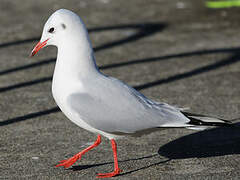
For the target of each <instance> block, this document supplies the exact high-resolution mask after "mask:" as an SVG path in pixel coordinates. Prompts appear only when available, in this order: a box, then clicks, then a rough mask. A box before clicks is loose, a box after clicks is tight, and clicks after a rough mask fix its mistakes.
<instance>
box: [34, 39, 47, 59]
mask: <svg viewBox="0 0 240 180" xmlns="http://www.w3.org/2000/svg"><path fill="white" fill-rule="evenodd" d="M48 40H49V39H47V40H45V41H43V42H40V41H39V42H38V43H37V44H36V46H35V47H34V48H33V50H32V52H31V54H30V56H31V57H32V56H34V55H35V54H37V52H38V51H39V50H40V49H42V48H43V47H44V46H46V44H47V41H48Z"/></svg>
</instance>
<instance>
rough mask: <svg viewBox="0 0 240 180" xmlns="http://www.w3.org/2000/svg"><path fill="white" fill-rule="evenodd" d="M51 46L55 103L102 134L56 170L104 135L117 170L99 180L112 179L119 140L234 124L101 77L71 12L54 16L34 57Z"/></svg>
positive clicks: (81, 25) (81, 27)
mask: <svg viewBox="0 0 240 180" xmlns="http://www.w3.org/2000/svg"><path fill="white" fill-rule="evenodd" d="M48 45H54V46H57V48H58V53H57V61H56V67H55V71H54V76H53V83H52V93H53V97H54V99H55V101H56V103H57V104H58V106H59V107H60V109H61V110H62V112H63V113H64V114H65V115H66V116H67V117H68V118H69V119H70V120H71V121H72V122H74V123H75V124H77V125H78V126H80V127H82V128H84V129H86V130H88V131H91V132H93V133H95V134H98V137H97V140H96V142H95V143H94V144H93V145H91V146H90V147H88V148H86V149H85V150H83V151H81V152H79V153H77V154H76V155H74V156H73V157H71V158H69V159H67V160H63V161H60V164H58V165H57V166H64V167H65V168H67V167H70V166H71V165H73V164H74V163H75V162H76V161H77V160H78V159H81V156H82V155H83V154H84V153H86V152H87V151H89V150H90V149H92V148H94V147H96V146H98V145H99V144H100V143H101V135H103V136H105V137H107V138H108V139H109V140H111V143H112V149H113V156H114V171H113V172H110V173H100V174H98V177H100V178H104V177H112V176H116V175H118V174H119V173H120V171H121V170H120V169H119V167H118V160H117V146H116V142H115V139H117V138H121V137H125V136H129V135H132V136H140V135H142V134H146V133H150V132H152V131H154V130H156V129H159V128H161V127H186V128H199V127H201V126H218V125H220V126H221V125H223V126H224V125H228V124H230V122H228V121H225V120H222V119H218V118H213V117H207V116H203V115H197V114H191V113H187V112H184V111H182V109H180V108H176V107H173V106H170V105H168V104H166V103H159V102H155V101H152V100H150V99H148V98H146V97H145V96H144V95H143V94H141V93H140V92H138V91H136V90H135V89H133V88H132V87H130V86H128V85H126V84H125V83H123V82H121V81H119V80H117V79H115V78H112V77H109V76H106V75H104V74H102V73H101V72H100V71H99V69H98V67H97V66H96V63H95V58H94V54H93V49H92V46H91V42H90V40H89V36H88V32H87V29H86V27H85V25H84V23H83V21H82V20H81V19H80V17H79V16H78V15H76V14H75V13H73V12H71V11H69V10H66V9H60V10H57V11H56V12H54V13H53V14H52V15H51V17H50V18H49V19H48V21H47V22H46V24H45V26H44V29H43V33H42V37H41V40H40V42H39V43H38V44H37V45H36V46H35V48H34V49H33V50H32V53H31V55H32V56H34V55H35V54H36V53H37V52H38V51H39V50H40V49H41V48H43V47H45V46H48Z"/></svg>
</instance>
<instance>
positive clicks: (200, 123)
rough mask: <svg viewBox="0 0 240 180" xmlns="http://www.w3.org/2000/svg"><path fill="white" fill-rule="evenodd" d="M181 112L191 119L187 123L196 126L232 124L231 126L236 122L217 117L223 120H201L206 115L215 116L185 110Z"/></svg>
mask: <svg viewBox="0 0 240 180" xmlns="http://www.w3.org/2000/svg"><path fill="white" fill-rule="evenodd" d="M181 113H182V114H183V115H184V116H186V117H187V118H188V119H189V120H190V121H189V122H188V123H187V124H190V125H194V126H231V127H232V126H234V124H233V123H232V122H231V121H229V120H225V119H220V118H216V119H218V120H220V121H222V122H219V121H216V122H214V121H212V122H209V121H204V120H201V118H204V117H206V118H213V117H210V116H206V115H202V114H195V113H189V112H184V111H181ZM198 117H199V119H198ZM214 118H215V117H214Z"/></svg>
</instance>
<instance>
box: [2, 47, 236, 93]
mask: <svg viewBox="0 0 240 180" xmlns="http://www.w3.org/2000/svg"><path fill="white" fill-rule="evenodd" d="M221 51H222V52H224V53H233V54H234V55H232V56H231V57H229V58H226V59H223V60H221V61H218V62H215V63H212V64H209V65H205V66H203V67H199V68H196V69H194V70H191V71H188V72H185V73H181V74H177V75H173V76H170V77H168V78H166V79H160V80H157V81H153V82H149V83H146V84H141V85H138V86H135V87H134V88H135V89H137V90H142V89H146V88H150V87H152V86H156V85H161V84H165V83H170V82H173V81H177V80H181V79H184V78H188V77H191V76H195V75H198V74H202V73H205V72H208V71H211V70H215V69H218V68H221V67H223V66H226V65H231V64H234V63H237V62H238V61H239V60H240V54H239V53H238V52H239V51H240V48H229V49H224V48H222V49H215V50H203V51H194V52H186V53H179V54H174V55H167V56H160V57H153V58H146V59H141V60H134V61H133V62H134V63H146V62H151V61H162V60H169V59H172V58H174V59H175V60H176V58H181V57H189V56H195V55H203V54H212V53H220V52H221ZM49 61H53V59H50V60H49ZM49 61H47V63H48V62H49ZM131 63H132V61H130V62H125V63H124V62H123V63H116V64H111V65H105V66H101V67H99V68H100V69H108V68H116V67H120V66H123V65H130V64H131ZM8 71H11V70H8ZM0 74H1V72H0ZM51 80H52V76H48V77H43V78H39V79H36V80H32V81H28V82H23V83H18V84H14V85H11V86H7V87H1V88H0V93H2V92H5V91H9V90H13V89H17V88H22V87H26V86H32V85H36V84H39V83H43V82H47V81H51Z"/></svg>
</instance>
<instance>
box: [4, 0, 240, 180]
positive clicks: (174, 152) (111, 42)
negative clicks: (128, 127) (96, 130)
mask: <svg viewBox="0 0 240 180" xmlns="http://www.w3.org/2000/svg"><path fill="white" fill-rule="evenodd" d="M60 8H66V9H70V10H72V11H74V12H76V13H77V14H79V15H80V16H81V18H82V19H83V20H84V22H85V24H86V26H87V28H88V30H89V33H90V38H91V40H92V44H93V46H94V49H95V52H96V53H95V56H96V61H97V64H98V65H99V67H100V70H101V71H102V72H104V73H106V74H108V75H111V76H114V77H116V78H118V79H121V80H122V81H124V82H126V83H128V84H129V85H131V86H133V87H135V88H136V89H138V90H140V91H141V92H142V93H143V94H144V95H146V96H147V97H149V98H151V99H154V100H156V101H162V102H167V103H169V104H171V105H176V106H179V107H188V108H190V111H192V112H195V113H203V114H207V115H213V116H217V117H220V118H224V119H235V118H239V117H240V79H239V78H240V33H239V31H240V19H239V8H229V9H217V10H213V9H207V8H206V7H205V5H204V1H193V0H181V1H179V0H171V1H164V0H131V1H123V0H119V1H114V0H91V1H90V0H62V1H57V0H49V1H47V0H41V1H30V0H25V1H9V0H1V2H0V179H24V180H25V179H34V180H36V179H39V180H42V179H44V180H45V179H51V180H54V179H56V180H59V179H64V180H67V179H74V180H75V179H95V177H96V173H98V172H100V173H103V172H109V171H112V169H113V157H112V149H111V145H110V142H109V141H108V140H107V139H103V143H102V144H101V145H100V146H98V147H97V148H95V149H93V150H91V151H90V152H88V153H86V154H85V155H84V156H83V158H82V160H81V161H78V162H77V163H76V164H75V165H74V166H73V167H71V168H69V169H64V168H62V167H59V168H56V167H55V166H54V165H56V164H57V162H58V161H60V160H63V159H66V158H69V157H71V156H72V155H74V154H76V153H77V152H79V151H81V150H82V149H84V148H85V147H87V146H88V145H90V144H91V143H92V142H94V141H95V139H96V135H94V134H92V133H90V132H87V131H85V130H83V129H81V128H79V127H77V126H76V125H75V124H73V123H72V122H71V121H69V120H68V119H67V118H66V117H65V116H64V115H63V114H62V113H61V112H60V111H59V109H58V108H57V106H56V104H55V102H54V100H53V97H52V94H51V79H52V74H53V70H54V65H55V59H56V53H57V49H56V48H54V47H47V48H45V49H43V50H41V51H40V52H39V53H38V54H37V55H36V56H35V57H34V58H29V54H30V52H31V50H32V48H33V46H34V45H35V44H36V43H37V41H38V40H39V39H40V36H41V31H42V28H43V25H44V23H45V21H46V20H47V19H48V17H49V16H50V15H51V14H52V13H53V12H54V11H55V10H57V9H60ZM239 122H240V121H239V120H236V121H235V122H234V123H235V124H236V126H237V127H235V128H223V127H222V128H211V129H208V130H205V131H193V130H186V129H180V128H176V129H162V130H160V131H157V132H154V133H152V134H149V135H145V136H142V137H141V138H136V139H135V138H129V139H123V140H119V141H117V143H118V156H119V166H120V168H121V169H122V170H123V172H122V173H121V175H119V176H117V177H114V178H112V179H144V180H145V179H164V180H166V179H191V180H192V179H193V180H196V179H236V180H237V179H240V164H239V162H240V156H239V154H240V128H239V126H240V123H239Z"/></svg>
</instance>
